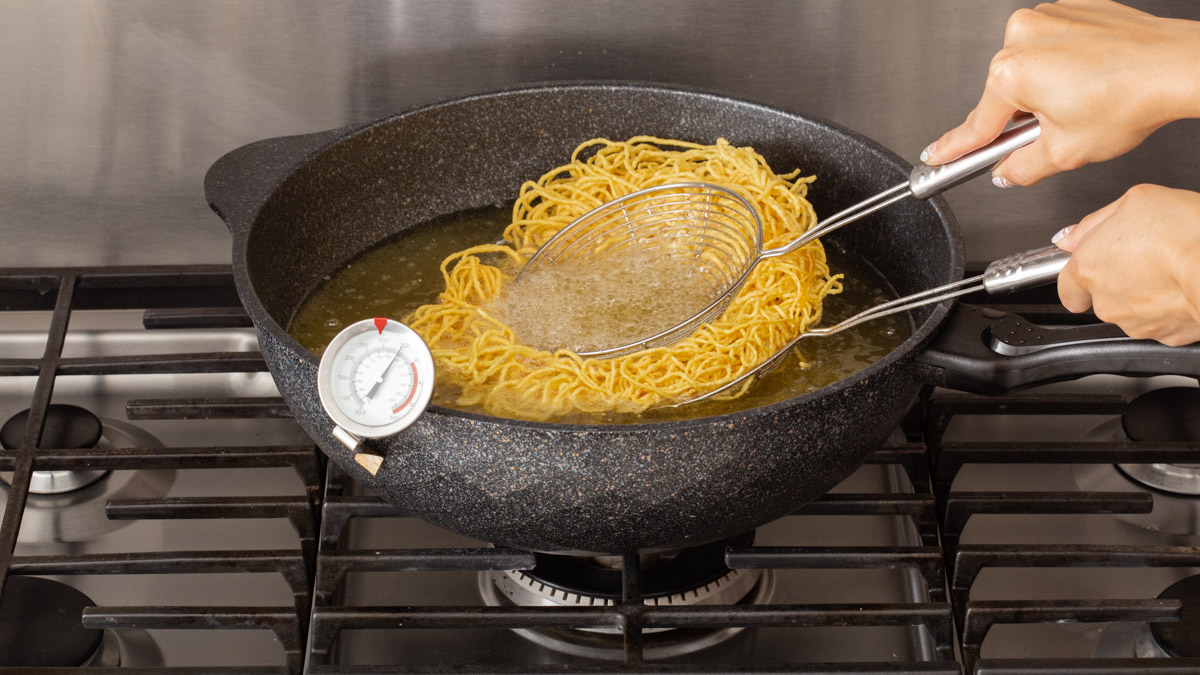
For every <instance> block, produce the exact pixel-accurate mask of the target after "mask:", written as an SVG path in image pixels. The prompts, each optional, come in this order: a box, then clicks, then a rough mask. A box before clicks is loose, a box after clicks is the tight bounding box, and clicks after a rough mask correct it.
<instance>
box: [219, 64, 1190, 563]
mask: <svg viewBox="0 0 1200 675" xmlns="http://www.w3.org/2000/svg"><path fill="white" fill-rule="evenodd" d="M640 134H652V135H656V136H661V137H666V138H677V139H685V140H692V141H702V142H708V143H711V142H714V141H715V140H716V139H717V138H718V137H724V138H727V139H728V140H729V141H730V142H732V143H734V144H736V145H750V146H753V147H754V148H755V149H757V150H758V151H759V152H760V153H762V154H763V155H764V156H765V157H766V159H767V160H768V162H769V163H770V165H771V166H772V167H773V168H775V169H776V170H777V171H788V170H791V169H792V168H795V167H799V168H801V169H802V170H803V171H804V172H805V173H815V174H817V176H818V182H817V183H816V184H815V185H814V186H813V189H812V190H811V194H810V198H811V201H812V202H813V204H814V206H815V208H816V209H817V212H818V213H831V212H833V211H835V210H837V209H838V208H840V207H843V206H846V205H848V204H853V203H856V202H858V201H859V200H861V199H863V198H865V197H868V196H870V195H873V194H875V193H877V192H879V191H881V190H883V189H885V188H887V187H890V186H892V185H895V184H897V183H899V182H901V181H903V180H905V179H906V177H907V175H908V172H909V170H910V168H911V167H910V166H909V165H908V164H907V163H906V162H905V161H904V160H902V159H900V158H899V157H897V156H896V155H895V154H893V153H892V152H890V151H889V150H887V149H886V148H884V147H882V146H880V145H879V144H877V143H875V142H873V141H871V140H869V139H867V138H864V137H862V136H860V135H859V134H857V133H855V132H853V131H850V130H848V129H845V128H843V127H840V126H838V125H837V124H834V123H831V122H827V121H822V120H819V119H814V118H811V117H807V116H804V115H799V114H794V113H789V112H785V111H781V110H777V109H773V108H770V107H767V106H764V105H760V104H757V103H753V102H748V101H743V100H738V99H734V98H730V97H727V96H722V95H718V94H712V93H705V92H697V91H694V90H681V89H674V88H668V87H662V86H647V85H639V84H563V85H554V86H544V87H531V88H521V89H512V90H506V91H501V92H496V93H489V94H483V95H477V96H471V97H467V98H462V99H458V100H453V101H449V102H446V103H440V104H437V105H431V106H428V107H423V108H418V109H415V110H411V111H408V112H404V113H401V114H398V115H395V116H392V117H388V118H386V119H382V120H378V121H375V122H371V123H369V124H364V125H358V126H353V127H347V128H343V129H336V130H332V131H326V132H321V133H315V134H309V135H302V136H291V137H281V138H274V139H269V140H264V141H260V142H257V143H252V144H250V145H247V146H244V147H242V148H239V149H237V150H234V151H232V152H230V153H229V154H227V155H225V156H224V157H222V158H220V159H219V160H218V161H217V162H216V163H215V164H214V165H213V166H212V167H211V169H210V170H209V172H208V174H207V176H206V178H205V190H206V193H207V196H208V200H209V203H210V204H211V206H212V208H213V209H214V210H215V211H216V212H217V213H218V214H219V215H220V216H221V217H222V219H224V221H225V222H226V223H227V224H228V226H229V229H230V231H231V233H232V237H233V272H234V276H235V279H236V284H237V290H238V293H239V295H240V298H241V301H242V303H243V304H244V305H245V308H246V310H247V312H248V313H249V315H250V317H251V319H252V320H253V322H254V325H255V326H256V328H257V330H258V335H259V343H260V346H261V349H262V352H263V355H264V358H265V359H266V362H267V364H268V366H269V368H270V371H271V373H272V376H273V377H274V379H275V382H276V384H277V386H278V388H279V390H280V392H281V394H282V396H283V397H284V399H285V400H286V401H287V403H288V405H289V406H290V407H291V409H292V411H293V413H294V415H295V417H296V419H297V420H298V421H299V423H300V424H301V425H302V426H303V427H304V429H305V430H306V431H307V432H308V433H309V434H310V435H311V436H312V437H313V438H314V439H315V440H316V442H317V444H318V445H319V446H320V447H321V448H322V450H323V451H324V452H325V453H326V454H328V456H329V457H330V458H331V459H332V460H333V461H334V462H336V463H337V464H339V465H340V466H341V467H342V468H343V469H344V470H345V471H347V472H348V473H349V474H350V475H352V476H353V477H354V478H355V479H356V480H357V481H359V482H360V483H362V484H364V485H366V486H367V487H369V488H370V489H371V490H373V491H375V492H376V493H377V494H379V495H380V496H382V497H383V498H385V499H387V500H389V501H391V502H393V503H396V504H398V505H402V506H404V507H405V508H406V509H407V510H409V511H410V512H411V513H412V514H414V515H416V516H419V517H421V518H423V519H425V520H428V521H430V522H432V523H435V524H437V525H440V526H442V527H445V528H448V529H450V530H454V531H457V532H460V533H463V534H466V535H469V536H473V537H476V538H478V539H482V540H485V541H488V542H493V543H496V544H501V545H507V546H514V547H520V548H526V549H532V550H538V551H559V552H566V551H571V552H592V553H605V554H618V553H631V552H647V551H652V550H661V549H669V548H680V547H685V546H691V545H697V544H701V543H705V542H709V541H714V540H717V539H720V538H723V537H726V536H730V535H733V534H736V533H740V532H743V531H746V530H749V529H752V528H754V527H756V526H758V525H760V524H762V523H765V522H768V521H770V520H773V519H775V518H777V517H779V516H782V515H785V514H787V513H789V512H791V511H793V510H794V509H796V508H797V507H799V506H801V505H803V504H805V503H806V502H808V501H810V500H812V499H814V498H816V497H818V496H820V495H822V494H824V493H825V492H827V491H828V490H829V489H830V488H832V487H833V486H834V485H836V484H837V483H838V482H839V481H841V480H842V479H843V478H845V477H846V476H847V475H849V474H850V473H851V472H853V471H854V470H855V469H856V468H857V467H858V466H859V465H860V464H861V463H862V462H863V460H864V458H865V457H866V455H868V454H869V453H870V452H872V451H873V450H875V449H876V448H877V447H879V445H880V444H881V443H882V442H883V441H884V439H885V438H886V436H887V435H888V434H889V433H890V432H891V430H892V429H893V428H894V427H895V425H896V424H897V423H898V422H899V420H900V418H901V417H902V416H903V415H904V414H905V412H906V411H907V410H908V409H909V408H910V406H911V405H912V404H913V403H914V401H915V399H916V397H917V395H918V392H919V390H920V388H921V387H922V386H923V385H924V384H935V385H946V386H955V387H959V388H963V389H967V390H971V391H981V392H993V391H1004V390H1008V389H1012V388H1015V387H1019V386H1025V385H1029V384H1034V383H1038V382H1043V381H1049V380H1055V379H1064V378H1069V377H1077V376H1080V375H1083V374H1087V373H1090V372H1094V371H1103V370H1106V369H1109V368H1114V367H1116V368H1118V369H1119V370H1121V371H1123V372H1126V373H1129V374H1140V375H1147V374H1157V373H1162V372H1188V373H1190V374H1200V365H1198V364H1200V358H1197V356H1196V353H1195V351H1194V350H1192V349H1191V348H1175V349H1172V348H1166V347H1163V346H1161V345H1157V344H1156V343H1145V342H1137V341H1130V340H1124V341H1120V340H1118V341H1105V340H1109V339H1111V338H1112V336H1111V335H1108V334H1106V335H1104V336H1101V337H1102V340H1101V341H1100V342H1096V343H1087V342H1085V343H1083V344H1072V345H1068V346H1064V347H1058V348H1053V349H1048V350H1044V351H1038V352H1033V353H1030V354H1016V355H1010V356H1000V355H997V354H996V353H995V352H994V351H993V350H991V349H989V348H988V347H987V345H986V344H984V342H985V341H984V339H982V338H983V337H986V336H987V335H989V334H991V335H999V336H1000V339H1007V340H1009V342H1011V343H1012V345H1011V347H1012V350H1015V351H1020V347H1021V346H1020V345H1019V344H1018V342H1019V340H1020V339H1022V337H1021V335H1024V332H1023V331H1024V330H1025V328H1026V327H1025V326H1024V325H1023V324H1021V325H1019V326H1018V327H1016V328H1012V326H1011V325H1010V326H1009V327H1010V328H1011V329H1012V330H1011V331H1009V332H1010V333H1011V335H1008V334H1007V333H1005V330H1000V329H997V328H996V327H995V325H997V324H998V322H999V324H1003V322H1005V321H1008V322H1009V324H1011V322H1012V321H1013V320H1014V319H1013V318H1012V317H1007V318H1006V317H1000V316H996V315H992V314H990V313H988V312H987V311H980V310H977V309H975V308H969V307H965V306H960V307H958V308H956V309H955V313H956V314H960V315H961V316H957V317H955V322H954V323H956V324H958V325H959V326H960V329H959V330H957V331H950V332H947V333H944V334H943V333H941V330H942V326H943V324H944V323H945V322H946V320H947V317H948V315H949V314H950V312H951V308H952V305H951V303H943V304H941V305H937V306H934V307H927V308H922V309H919V310H916V311H914V312H913V313H912V316H913V320H914V324H915V330H914V332H913V334H912V336H911V337H910V338H909V339H908V340H907V341H905V342H904V343H903V344H902V345H901V346H900V347H899V348H897V349H895V350H894V351H892V352H891V353H890V354H888V355H887V356H885V357H884V358H882V359H880V360H879V361H877V362H876V363H874V364H873V365H871V366H869V367H868V368H866V369H864V370H862V371H860V372H858V373H857V374H855V375H853V376H851V377H848V378H845V379H843V380H841V381H839V382H836V383H834V384H832V385H830V386H827V387H824V388H822V389H819V390H817V391H814V392H811V393H808V394H805V395H802V396H796V397H794V398H791V399H788V400H785V401H781V402H778V403H773V404H770V405H764V406H761V407H757V408H753V409H749V410H744V411H741V412H736V413H731V414H722V415H715V416H711V417H702V418H700V419H691V420H683V421H672V422H653V423H635V424H622V425H582V424H556V423H537V422H525V421H515V420H509V419H499V418H493V417H488V416H485V415H479V414H472V413H468V412H462V411H457V410H451V409H447V408H443V407H437V406H432V407H430V408H429V410H428V411H427V412H426V414H425V415H424V416H423V417H422V418H421V419H420V420H418V421H417V423H416V424H414V425H413V426H412V427H410V428H409V429H407V430H406V431H404V432H402V433H401V434H399V435H397V436H394V437H391V438H388V439H383V440H381V441H372V443H374V444H375V449H376V450H378V451H381V452H384V453H386V455H387V460H386V461H385V462H384V464H383V467H382V468H381V469H380V471H379V472H378V474H376V475H371V474H369V473H367V472H366V471H365V470H364V469H362V468H361V467H359V466H358V465H357V464H356V463H355V462H354V460H353V457H352V453H351V452H350V451H348V450H347V449H346V448H345V447H344V446H343V445H342V444H341V443H339V442H338V441H337V440H336V439H335V438H334V437H333V436H332V435H331V433H330V432H331V427H332V424H331V422H330V421H329V419H328V417H327V416H326V415H325V413H324V411H323V410H322V408H321V404H320V402H319V399H318V395H317V386H316V373H317V365H318V359H317V357H316V356H315V355H313V354H312V353H310V352H309V351H307V350H306V349H304V348H303V347H301V346H300V345H299V344H298V343H297V342H296V341H295V340H293V339H292V338H291V337H289V336H288V335H287V333H286V332H285V330H284V327H285V326H286V325H287V324H288V321H289V320H290V318H291V316H292V314H293V313H294V312H295V311H296V309H297V308H298V307H299V306H300V305H301V303H302V302H303V301H304V300H305V298H306V297H307V296H308V295H309V294H310V293H311V292H312V291H313V289H314V288H315V287H316V286H317V285H318V284H319V283H320V282H321V280H322V279H323V278H324V277H325V276H327V275H329V274H331V273H332V272H334V271H335V270H337V269H338V268H339V267H340V266H342V265H343V264H344V263H345V262H347V261H348V260H350V259H351V258H353V257H354V256H356V255H357V254H359V253H360V252H362V251H364V250H365V249H367V248H369V247H371V246H372V245H374V244H376V243H377V242H379V241H380V240H383V239H386V238H388V237H390V236H392V235H395V234H397V233H399V232H402V231H404V230H405V229H407V228H411V227H413V226H415V225H418V224H420V223H423V222H425V221H428V220H429V219H431V218H433V217H435V216H438V215H442V214H446V213H451V212H456V211H461V210H464V209H469V208H474V207H479V206H483V205H488V204H495V203H503V202H509V201H511V200H512V199H514V198H515V196H516V194H517V189H518V187H519V186H520V184H521V182H522V181H524V180H526V179H529V178H533V177H537V176H539V175H541V174H542V173H543V172H545V171H546V170H547V169H548V168H549V167H553V166H557V165H559V164H561V163H563V162H564V161H565V160H566V159H567V158H568V157H569V154H570V152H571V150H572V149H573V148H574V147H575V146H576V145H577V144H578V143H580V142H582V141H584V140H586V139H589V138H593V137H597V136H603V137H608V138H612V139H618V140H623V139H626V138H629V137H631V136H635V135H640ZM830 239H831V240H833V241H836V242H837V243H838V244H840V245H841V246H843V247H844V248H845V249H847V250H849V251H854V252H855V253H857V254H859V255H862V256H863V257H865V258H866V259H867V260H868V261H870V262H871V263H872V264H874V266H875V267H876V268H877V269H878V270H879V271H880V272H882V274H883V275H884V276H885V278H887V279H888V280H889V281H890V282H891V284H892V285H893V286H894V287H895V290H897V291H898V292H899V293H901V294H907V293H911V292H914V291H919V290H922V289H926V288H930V287H932V286H937V285H940V284H943V283H946V282H949V281H952V280H956V279H958V278H961V276H962V273H963V251H962V240H961V237H960V234H959V230H958V226H957V224H956V222H955V220H954V216H953V215H952V214H951V212H950V210H949V208H948V207H947V205H946V203H945V201H944V200H942V199H941V198H940V197H939V198H933V199H929V200H927V201H915V200H906V201H904V202H901V203H899V204H896V205H893V206H891V207H889V208H888V209H887V210H886V211H885V212H884V213H880V214H876V215H874V216H872V217H870V218H868V219H866V220H864V221H862V222H860V223H857V224H855V225H854V226H852V227H848V228H845V229H844V230H841V231H839V232H837V233H836V234H835V235H833V236H831V237H830ZM1087 330H1097V329H1087ZM1099 330H1106V329H1105V328H1104V327H1101V328H1100V329H1099ZM1018 333H1021V335H1018ZM935 336H937V337H938V339H937V344H935V345H932V346H931V345H930V342H931V340H932V339H933V338H934V337H935ZM1072 339H1073V338H1071V339H1068V342H1070V341H1071V340H1072ZM1053 340H1054V337H1053V336H1052V335H1051V336H1047V337H1046V338H1045V341H1046V342H1051V341H1053Z"/></svg>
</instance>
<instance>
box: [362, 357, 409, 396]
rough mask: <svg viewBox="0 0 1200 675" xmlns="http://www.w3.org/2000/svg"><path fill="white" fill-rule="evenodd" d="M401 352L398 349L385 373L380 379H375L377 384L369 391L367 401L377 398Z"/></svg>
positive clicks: (384, 370)
mask: <svg viewBox="0 0 1200 675" xmlns="http://www.w3.org/2000/svg"><path fill="white" fill-rule="evenodd" d="M400 352H401V350H400V349H397V350H396V353H395V354H392V360H391V361H388V364H387V365H386V366H384V368H383V372H382V373H380V374H379V377H377V378H375V384H372V385H371V388H370V389H368V390H367V397H366V398H367V400H372V399H374V398H375V392H377V391H379V385H381V384H383V380H384V378H386V377H387V374H388V373H389V372H391V370H392V366H394V365H395V364H396V359H398V358H400Z"/></svg>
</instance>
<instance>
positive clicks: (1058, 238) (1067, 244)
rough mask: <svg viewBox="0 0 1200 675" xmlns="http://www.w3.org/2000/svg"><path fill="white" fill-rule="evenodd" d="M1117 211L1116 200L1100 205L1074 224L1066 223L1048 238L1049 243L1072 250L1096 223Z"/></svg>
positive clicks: (1098, 223) (1101, 221) (1065, 249)
mask: <svg viewBox="0 0 1200 675" xmlns="http://www.w3.org/2000/svg"><path fill="white" fill-rule="evenodd" d="M1116 211H1117V202H1112V203H1109V204H1106V205H1104V206H1102V207H1101V208H1099V209H1097V210H1096V211H1093V212H1091V213H1089V214H1088V215H1086V216H1084V217H1083V220H1080V221H1079V222H1078V223H1075V224H1074V225H1068V226H1066V227H1064V228H1063V229H1061V230H1059V231H1058V232H1057V233H1056V234H1055V235H1054V237H1052V238H1051V239H1050V243H1052V244H1057V245H1058V247H1059V248H1061V249H1062V250H1064V251H1071V252H1074V251H1075V249H1076V247H1078V246H1079V243H1080V242H1082V241H1083V239H1084V237H1086V236H1087V234H1088V233H1089V232H1091V231H1092V230H1093V229H1095V228H1096V227H1097V226H1098V225H1100V224H1101V223H1103V222H1104V221H1106V220H1108V219H1109V218H1110V217H1111V216H1112V214H1113V213H1115V212H1116Z"/></svg>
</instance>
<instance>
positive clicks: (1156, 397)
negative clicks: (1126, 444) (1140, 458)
mask: <svg viewBox="0 0 1200 675" xmlns="http://www.w3.org/2000/svg"><path fill="white" fill-rule="evenodd" d="M1121 425H1122V426H1123V427H1124V429H1125V435H1127V436H1129V438H1130V439H1132V440H1135V441H1142V442H1151V443H1153V442H1159V443H1168V442H1173V441H1196V440H1200V389H1197V388H1195V387H1165V388H1163V389H1155V390H1153V391H1149V392H1147V393H1145V394H1142V395H1141V396H1138V397H1137V398H1135V399H1133V400H1132V401H1130V402H1129V405H1128V406H1127V407H1126V408H1125V414H1124V416H1122V418H1121Z"/></svg>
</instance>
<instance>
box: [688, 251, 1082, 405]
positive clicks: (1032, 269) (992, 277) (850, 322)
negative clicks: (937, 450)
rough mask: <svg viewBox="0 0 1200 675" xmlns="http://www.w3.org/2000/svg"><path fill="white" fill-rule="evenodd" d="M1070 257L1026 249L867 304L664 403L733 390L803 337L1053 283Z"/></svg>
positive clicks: (775, 364)
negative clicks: (966, 274)
mask: <svg viewBox="0 0 1200 675" xmlns="http://www.w3.org/2000/svg"><path fill="white" fill-rule="evenodd" d="M1070 259H1071V254H1070V253H1068V252H1066V251H1063V250H1062V249H1060V248H1058V247H1057V246H1053V245H1051V246H1045V247H1042V248H1037V249H1033V250H1030V251H1025V252H1024V253H1017V254H1015V255H1010V256H1008V257H1007V258H1001V259H1000V260H997V261H995V262H993V263H992V264H990V265H988V266H987V268H986V269H984V272H983V274H980V275H978V276H974V277H970V278H968V279H963V280H962V281H955V282H953V283H949V284H944V285H942V286H938V287H936V288H931V289H929V290H927V291H921V292H919V293H913V294H912V295H906V296H904V297H902V298H896V299H895V300H892V301H890V302H885V303H883V304H881V305H876V306H874V307H870V308H867V309H865V310H863V311H861V312H859V313H858V314H855V315H854V316H852V317H850V318H848V319H843V320H842V321H839V322H838V323H835V324H834V325H832V326H829V327H827V328H813V329H810V330H808V331H806V332H804V333H801V334H800V335H798V336H796V337H795V338H794V339H793V340H792V341H791V342H789V343H787V344H786V345H785V346H784V347H783V348H782V349H780V350H779V351H778V352H776V353H775V354H774V355H772V356H771V358H769V359H767V360H766V361H763V362H762V363H760V364H758V365H757V366H755V367H754V368H752V369H751V370H749V371H747V372H746V373H745V374H743V375H742V376H741V377H739V378H737V379H735V380H733V381H731V382H728V383H726V384H724V385H722V386H721V387H718V388H717V389H714V390H712V391H710V392H708V393H706V394H704V395H702V396H697V397H696V398H692V399H688V400H686V401H679V402H678V403H673V404H670V405H667V406H664V407H668V408H674V407H676V406H680V405H684V404H687V403H695V402H697V401H703V400H704V399H706V398H712V397H714V396H717V395H719V394H721V393H723V392H726V391H730V390H731V389H735V388H736V387H739V386H741V385H742V384H744V383H745V382H746V380H750V379H753V378H756V377H760V376H762V375H765V374H767V373H769V372H771V371H772V370H774V369H775V368H776V367H778V366H779V364H781V363H783V360H784V359H785V358H787V355H788V354H790V353H791V351H792V349H793V348H794V347H795V346H796V344H797V343H799V342H800V341H801V340H803V339H804V338H807V337H823V336H828V335H834V334H835V333H840V332H842V331H844V330H846V329H848V328H853V327H854V326H857V325H859V324H862V323H866V322H868V321H871V320H872V319H879V318H883V317H885V316H891V315H892V314H899V313H900V312H907V311H908V310H910V309H916V308H917V307H924V306H925V305H932V304H934V303H938V302H942V301H944V300H950V299H953V298H957V297H958V296H960V295H967V294H969V293H976V292H978V291H987V292H988V294H990V295H997V294H1002V293H1009V292H1012V291H1017V290H1020V289H1022V288H1030V287H1033V286H1039V285H1041V284H1046V283H1050V282H1051V281H1054V280H1055V279H1057V278H1058V273H1059V272H1060V271H1062V268H1063V266H1064V265H1066V264H1067V261H1068V260H1070Z"/></svg>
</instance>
